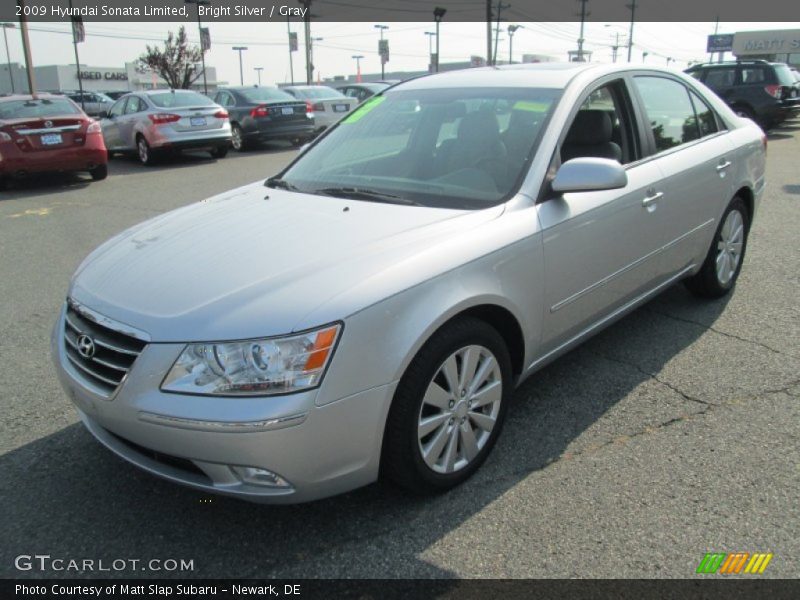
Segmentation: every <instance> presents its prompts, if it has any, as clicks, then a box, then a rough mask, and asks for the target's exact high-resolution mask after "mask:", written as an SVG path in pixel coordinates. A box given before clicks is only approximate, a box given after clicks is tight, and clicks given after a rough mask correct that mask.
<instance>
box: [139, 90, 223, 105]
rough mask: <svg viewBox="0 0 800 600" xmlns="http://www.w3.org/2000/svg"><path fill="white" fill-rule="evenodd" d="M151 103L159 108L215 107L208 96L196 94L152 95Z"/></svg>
mask: <svg viewBox="0 0 800 600" xmlns="http://www.w3.org/2000/svg"><path fill="white" fill-rule="evenodd" d="M150 102H152V103H153V104H155V105H156V106H157V107H159V108H187V107H190V106H213V104H214V102H213V101H212V100H211V98H209V97H208V96H203V94H196V93H194V92H183V93H173V92H163V93H160V94H150Z"/></svg>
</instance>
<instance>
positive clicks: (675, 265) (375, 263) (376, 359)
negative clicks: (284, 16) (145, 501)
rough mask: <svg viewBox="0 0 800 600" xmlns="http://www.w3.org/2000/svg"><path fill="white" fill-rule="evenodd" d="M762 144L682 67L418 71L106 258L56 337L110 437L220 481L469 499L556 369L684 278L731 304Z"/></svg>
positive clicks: (64, 377)
mask: <svg viewBox="0 0 800 600" xmlns="http://www.w3.org/2000/svg"><path fill="white" fill-rule="evenodd" d="M765 156H766V138H765V137H764V134H763V132H762V131H761V130H760V129H759V128H758V126H756V125H755V124H754V123H752V122H751V121H749V120H747V119H742V118H740V117H737V116H736V115H735V114H734V113H733V112H731V110H730V109H729V108H728V107H727V106H726V105H725V104H724V103H723V102H722V101H721V100H720V99H719V98H717V97H716V96H715V95H714V94H713V93H711V92H709V90H708V89H706V88H705V87H703V85H702V84H701V83H699V82H697V81H695V80H694V79H692V78H690V77H688V76H685V75H683V74H680V73H677V72H672V71H667V70H658V69H644V68H636V67H632V66H617V65H613V66H610V65H609V66H602V65H600V66H595V65H586V64H577V63H575V64H564V65H555V64H548V65H525V66H511V67H501V68H484V69H469V70H464V71H457V72H450V73H444V74H440V75H433V76H428V77H423V78H419V79H415V80H412V81H408V82H405V83H402V84H399V85H397V86H394V87H392V88H390V89H388V90H386V91H385V92H382V93H381V94H379V95H377V96H375V97H373V98H371V99H370V100H368V101H367V102H365V103H364V104H362V105H361V106H359V107H358V109H356V110H355V111H353V112H352V113H350V114H349V115H347V116H346V117H345V118H343V119H342V120H341V121H339V123H338V124H336V125H335V126H334V127H332V128H331V129H330V130H329V131H328V132H326V134H325V135H323V136H321V137H320V138H319V139H317V140H316V141H315V142H314V143H313V145H311V146H310V147H308V148H306V149H304V150H303V151H302V152H301V153H300V154H299V156H298V157H297V158H296V159H295V160H294V161H293V162H292V163H291V164H290V165H289V166H288V167H286V168H285V169H284V170H283V171H282V172H281V173H279V174H277V175H275V176H273V177H270V178H269V179H266V181H265V180H264V179H261V180H259V181H257V182H255V183H252V184H250V185H246V186H244V187H241V188H238V189H235V190H232V191H230V192H227V193H224V194H220V195H219V196H215V197H213V198H209V199H207V200H204V201H202V202H199V203H197V204H193V205H190V206H187V207H184V208H181V209H179V210H175V211H173V212H170V213H167V214H164V215H161V216H159V217H156V218H154V219H151V220H149V221H147V222H144V223H142V224H140V225H138V226H136V227H133V228H132V229H129V230H128V231H125V232H123V233H121V234H119V235H117V236H116V237H114V238H113V239H111V240H109V241H108V242H106V243H105V244H103V245H102V246H100V247H99V248H98V249H97V250H95V251H94V252H93V253H92V254H91V255H90V256H89V257H88V258H87V259H86V260H85V261H84V262H83V264H82V265H81V266H80V267H79V268H78V270H77V272H76V273H75V275H74V277H73V279H72V281H71V283H70V287H69V291H68V295H67V298H66V301H65V303H64V307H63V311H62V313H61V316H60V318H59V320H58V323H57V325H56V327H55V329H54V334H53V341H52V350H53V353H54V356H55V361H56V364H57V367H58V372H59V376H60V379H61V381H62V383H63V385H64V387H65V389H66V390H67V393H68V394H69V396H70V398H71V399H72V401H73V402H74V403H75V405H76V406H77V408H78V411H79V414H80V417H81V419H82V420H83V422H84V424H85V426H86V427H87V428H88V430H89V431H90V432H91V433H92V434H93V435H94V436H95V437H96V438H97V439H98V440H99V441H100V442H102V443H103V444H104V445H105V446H107V447H108V448H109V449H111V450H112V451H113V452H115V453H116V454H118V455H119V456H121V457H122V458H124V459H126V460H128V461H129V462H131V463H133V464H135V465H137V466H139V467H141V468H142V469H145V470H147V471H149V472H151V473H153V474H156V475H159V476H161V477H164V478H166V479H169V480H171V481H174V482H179V483H182V484H186V485H189V486H192V487H194V488H197V489H200V490H205V491H209V492H218V493H222V494H229V495H233V496H238V497H241V498H246V499H249V500H257V501H265V502H299V501H306V500H311V499H315V498H321V497H324V496H329V495H332V494H336V493H340V492H344V491H346V490H350V489H353V488H356V487H358V486H363V485H365V484H368V483H370V482H372V481H375V480H376V479H378V478H379V477H381V476H385V477H388V478H391V479H393V480H395V481H397V482H399V483H401V484H403V485H405V486H407V487H409V488H411V489H413V490H417V491H423V492H431V491H438V490H445V489H448V488H451V487H453V486H455V485H457V484H459V483H460V482H462V481H464V480H465V479H466V478H467V477H469V476H470V475H471V474H472V473H474V472H475V470H476V469H477V468H478V467H479V466H480V465H481V463H482V462H483V461H484V460H485V458H486V456H487V454H488V453H489V452H490V451H491V449H492V447H493V446H494V444H495V442H496V441H497V438H498V436H499V435H500V431H501V428H502V425H503V420H504V417H505V415H506V412H507V410H509V404H510V402H511V399H512V393H513V390H514V388H515V386H517V385H518V384H519V383H520V382H521V381H522V380H524V379H525V378H526V377H528V376H529V375H531V374H532V373H533V372H535V371H536V370H537V369H539V368H540V367H542V366H543V365H544V364H546V363H547V362H549V361H551V360H552V359H554V358H555V357H557V356H559V355H560V354H562V353H564V352H566V351H567V350H569V349H570V348H572V347H574V346H575V345H576V344H578V343H579V342H581V341H582V340H584V339H586V338H587V337H588V336H591V335H592V334H594V333H596V332H597V331H599V330H600V329H601V328H603V327H605V326H606V325H609V324H610V323H612V322H613V321H614V320H615V319H617V318H619V317H620V316H622V315H623V314H625V313H626V312H628V311H630V310H631V309H633V308H634V307H636V306H637V305H639V304H641V303H643V302H645V301H646V300H648V299H649V298H651V297H652V296H653V295H654V294H657V293H658V292H660V291H661V290H663V289H665V288H666V287H667V286H670V285H671V284H673V283H675V282H677V281H679V280H684V281H685V282H686V284H687V285H688V287H689V288H690V289H691V290H692V291H693V292H695V293H696V294H697V295H698V296H702V297H707V298H715V297H719V296H722V295H724V294H726V293H728V292H730V290H731V289H732V288H733V286H734V284H735V282H736V279H737V276H738V274H739V271H740V269H741V267H742V261H743V257H744V253H745V247H746V244H747V235H748V230H749V227H750V224H751V222H752V220H753V216H754V213H755V211H756V207H757V206H758V203H759V199H760V198H761V196H762V193H763V190H764V185H765V180H764V167H765ZM530 443H531V444H535V443H536V440H531V441H530Z"/></svg>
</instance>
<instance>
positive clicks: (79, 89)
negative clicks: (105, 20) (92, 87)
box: [69, 0, 86, 112]
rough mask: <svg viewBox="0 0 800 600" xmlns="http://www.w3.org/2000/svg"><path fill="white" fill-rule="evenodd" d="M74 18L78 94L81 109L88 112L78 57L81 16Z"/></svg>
mask: <svg viewBox="0 0 800 600" xmlns="http://www.w3.org/2000/svg"><path fill="white" fill-rule="evenodd" d="M69 11H70V12H72V0H69ZM70 18H71V19H72V47H73V48H74V50H75V76H76V77H77V78H78V94H80V95H79V97H80V99H81V110H83V111H84V112H86V102H85V101H84V99H83V79H81V61H80V59H79V58H78V42H82V41H83V40H82V39H78V36H79V35H80V34H81V32H79V31H78V27H77V25H78V21H76V19H80V17H70ZM82 28H83V22H81V31H82Z"/></svg>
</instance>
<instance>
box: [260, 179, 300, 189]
mask: <svg viewBox="0 0 800 600" xmlns="http://www.w3.org/2000/svg"><path fill="white" fill-rule="evenodd" d="M264 185H265V186H266V187H271V188H280V189H282V190H289V191H290V192H299V191H300V189H299V188H298V187H297V186H295V185H292V184H291V183H289V182H288V181H286V180H285V179H281V178H280V177H270V178H269V179H267V180H266V181H265V182H264Z"/></svg>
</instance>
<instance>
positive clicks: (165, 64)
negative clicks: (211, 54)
mask: <svg viewBox="0 0 800 600" xmlns="http://www.w3.org/2000/svg"><path fill="white" fill-rule="evenodd" d="M201 54H202V53H201V51H200V47H199V46H190V45H189V41H188V40H187V39H186V30H185V29H184V27H183V26H182V25H181V27H180V29H178V35H177V36H175V35H174V34H173V33H172V32H171V31H170V32H169V35H168V36H167V39H166V41H165V42H164V48H163V49H162V48H160V47H159V46H153V47H151V46H149V45H148V46H147V52H145V53H144V54H142V55H141V56H140V57H139V61H138V62H139V68H140V69H143V70H144V69H152V70H153V71H155V72H156V73H158V74H159V75H160V76H161V77H162V78H163V79H164V80H165V81H166V82H167V83H169V86H170V87H171V88H173V89H178V90H186V89H189V87H190V86H191V85H192V83H194V82H195V81H196V80H197V79H198V78H199V77H200V76H201V75H202V74H203V73H202V71H200V70H199V69H197V68H196V67H195V65H196V63H198V62H200V60H201V58H202V56H201Z"/></svg>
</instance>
